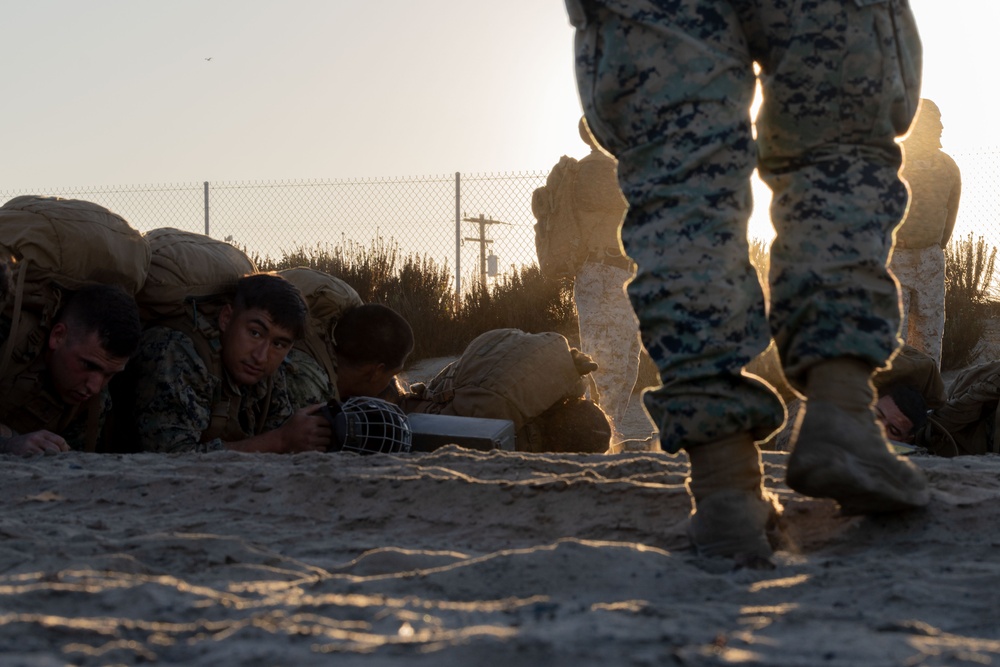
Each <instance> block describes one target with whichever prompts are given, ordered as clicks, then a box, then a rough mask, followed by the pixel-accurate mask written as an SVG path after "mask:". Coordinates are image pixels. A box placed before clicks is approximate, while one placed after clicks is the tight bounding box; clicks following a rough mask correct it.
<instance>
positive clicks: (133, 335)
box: [46, 285, 142, 405]
mask: <svg viewBox="0 0 1000 667" xmlns="http://www.w3.org/2000/svg"><path fill="white" fill-rule="evenodd" d="M141 334H142V325H141V324H140V322H139V308H138V307H137V306H136V303H135V299H133V298H132V297H131V296H130V295H129V294H128V293H127V292H126V291H125V290H123V289H121V288H120V287H117V286H112V285H94V286H92V287H84V288H82V289H79V290H77V291H76V292H73V293H71V294H69V296H68V298H67V301H66V303H65V304H64V305H63V307H62V308H61V309H60V311H59V313H57V315H56V318H55V320H54V323H53V325H52V328H51V330H50V331H49V338H48V347H47V349H46V366H47V367H48V373H49V378H50V380H51V382H52V387H53V389H55V391H56V393H57V394H58V395H59V397H60V398H61V399H62V400H63V401H64V402H65V403H68V404H70V405H79V404H81V403H84V402H86V401H87V400H88V399H90V398H91V397H92V396H94V395H96V394H97V393H99V392H100V391H101V390H102V389H103V388H104V387H105V386H106V385H107V384H108V382H109V381H110V380H111V378H112V377H113V376H114V375H115V374H116V373H118V372H120V371H122V370H123V369H124V368H125V364H126V363H127V362H128V359H129V357H131V356H132V354H133V353H134V352H135V350H136V348H137V347H138V346H139V337H140V335H141Z"/></svg>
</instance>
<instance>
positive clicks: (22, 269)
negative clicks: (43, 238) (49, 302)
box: [0, 259, 31, 377]
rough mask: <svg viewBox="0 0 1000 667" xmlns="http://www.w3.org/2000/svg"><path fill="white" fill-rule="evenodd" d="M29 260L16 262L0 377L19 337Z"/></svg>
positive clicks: (5, 369)
mask: <svg viewBox="0 0 1000 667" xmlns="http://www.w3.org/2000/svg"><path fill="white" fill-rule="evenodd" d="M30 261H31V260H29V259H24V260H22V261H21V262H19V263H18V272H17V280H16V281H15V284H14V310H13V312H12V314H11V320H10V331H9V332H8V333H7V340H6V341H5V342H4V345H3V357H2V358H0V377H4V374H5V373H6V372H7V368H8V367H9V366H10V359H11V357H12V356H13V355H14V344H15V341H17V339H18V338H19V336H18V335H17V333H18V331H17V329H18V327H19V326H20V324H21V308H22V307H23V306H24V277H25V276H26V275H28V264H29V263H30Z"/></svg>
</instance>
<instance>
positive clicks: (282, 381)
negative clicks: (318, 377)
mask: <svg viewBox="0 0 1000 667" xmlns="http://www.w3.org/2000/svg"><path fill="white" fill-rule="evenodd" d="M320 372H322V369H320ZM323 375H324V376H325V375H326V374H325V373H324V374H323ZM316 403H326V399H319V400H315V401H313V402H312V403H307V404H306V405H315V404H316ZM299 407H305V406H304V405H303V406H295V405H294V404H293V398H292V393H291V392H290V391H289V382H288V376H287V367H286V366H285V364H282V365H281V366H279V367H278V370H277V372H276V373H275V374H274V387H273V388H272V389H271V403H270V404H269V406H268V409H267V419H266V420H265V421H264V430H263V431H261V432H262V433H267V432H268V431H273V430H275V429H276V428H278V427H280V426H281V425H282V424H284V423H285V422H286V421H288V418H289V417H291V416H292V413H293V412H295V411H296V410H297V409H298V408H299Z"/></svg>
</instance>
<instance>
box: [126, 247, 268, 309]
mask: <svg viewBox="0 0 1000 667" xmlns="http://www.w3.org/2000/svg"><path fill="white" fill-rule="evenodd" d="M145 238H146V241H147V242H148V243H149V247H150V250H151V252H152V259H151V261H150V264H149V272H148V274H147V276H146V282H145V284H144V285H143V286H142V289H141V290H140V291H139V293H138V294H137V295H136V301H137V302H138V304H139V314H140V316H141V317H142V320H143V323H144V324H146V325H147V326H151V325H154V324H160V323H163V322H173V323H176V322H177V321H178V318H180V319H188V320H189V321H191V322H192V323H194V322H195V321H196V320H197V319H198V314H199V313H200V314H202V315H216V314H218V311H219V310H220V309H221V306H222V305H225V304H226V303H229V300H230V299H231V298H232V296H233V294H234V293H235V291H236V283H237V282H239V280H240V278H242V277H243V276H245V275H247V274H250V273H256V272H257V267H256V265H255V264H254V263H253V260H251V259H250V258H249V257H247V255H246V253H244V252H243V251H242V250H240V249H239V248H237V247H235V246H233V245H231V244H229V243H226V242H225V241H218V240H216V239H213V238H211V237H209V236H205V235H204V234H198V233H196V232H187V231H183V230H180V229H174V228H172V227H161V228H159V229H154V230H152V231H149V232H146V234H145Z"/></svg>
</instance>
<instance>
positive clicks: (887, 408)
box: [875, 396, 913, 442]
mask: <svg viewBox="0 0 1000 667" xmlns="http://www.w3.org/2000/svg"><path fill="white" fill-rule="evenodd" d="M875 414H876V415H877V416H878V419H879V421H880V422H882V425H883V426H884V427H885V432H886V435H888V436H889V437H890V438H891V439H892V440H895V441H896V442H913V422H912V421H910V418H909V417H907V416H906V415H904V414H903V411H902V410H900V409H899V406H897V405H896V401H894V400H892V398H890V397H889V396H883V397H882V398H880V399H878V403H876V404H875Z"/></svg>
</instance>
